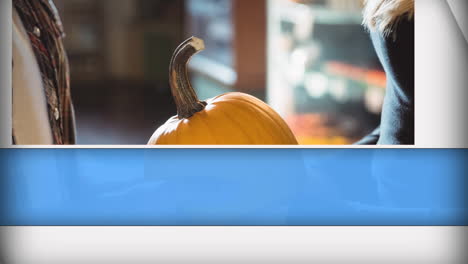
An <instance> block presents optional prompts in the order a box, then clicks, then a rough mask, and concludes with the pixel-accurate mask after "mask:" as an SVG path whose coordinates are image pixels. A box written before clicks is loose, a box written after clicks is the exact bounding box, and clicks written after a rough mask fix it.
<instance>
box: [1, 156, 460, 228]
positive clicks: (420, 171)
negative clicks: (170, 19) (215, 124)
mask: <svg viewBox="0 0 468 264" xmlns="http://www.w3.org/2000/svg"><path fill="white" fill-rule="evenodd" d="M467 154H468V150H462V149H450V150H449V149H438V150H434V149H1V150H0V158H1V164H2V166H1V172H2V185H1V186H2V190H1V193H2V194H1V195H2V199H1V200H2V211H3V212H2V214H1V215H2V216H1V220H0V224H1V225H466V224H468V221H467V219H468V218H467V211H468V210H467V207H468V206H467V202H466V199H465V198H466V197H465V196H466V189H465V187H466V177H467V175H466V167H467V165H466V162H467Z"/></svg>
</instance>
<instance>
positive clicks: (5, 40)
mask: <svg viewBox="0 0 468 264" xmlns="http://www.w3.org/2000/svg"><path fill="white" fill-rule="evenodd" d="M11 6H12V1H11V0H1V1H0V43H1V44H0V147H7V146H10V145H11V143H12V142H11V139H12V137H11V120H12V102H11V98H12V90H11V56H12V55H11V53H12V51H11V43H12V24H11V23H12V9H11V8H12V7H11Z"/></svg>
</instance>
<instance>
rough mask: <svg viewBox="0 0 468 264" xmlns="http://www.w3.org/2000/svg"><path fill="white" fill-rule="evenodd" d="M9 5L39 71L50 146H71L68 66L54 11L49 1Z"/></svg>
mask: <svg viewBox="0 0 468 264" xmlns="http://www.w3.org/2000/svg"><path fill="white" fill-rule="evenodd" d="M13 5H14V8H15V9H16V11H17V12H18V15H19V16H20V17H21V20H22V22H23V25H24V27H25V29H26V32H27V34H28V36H29V39H30V40H31V46H32V48H33V51H34V53H35V55H36V59H37V62H38V65H39V68H40V71H41V75H42V81H43V86H44V89H45V95H46V98H47V109H48V114H49V121H50V126H51V129H52V136H53V140H54V144H60V145H62V144H75V120H74V113H73V105H72V101H71V94H70V77H69V65H68V58H67V55H66V52H65V49H64V46H63V42H62V39H63V38H64V36H65V34H64V31H63V26H62V22H61V21H60V18H59V16H58V12H57V9H56V8H55V6H54V4H53V3H52V0H13ZM13 67H14V62H13ZM13 133H14V132H13Z"/></svg>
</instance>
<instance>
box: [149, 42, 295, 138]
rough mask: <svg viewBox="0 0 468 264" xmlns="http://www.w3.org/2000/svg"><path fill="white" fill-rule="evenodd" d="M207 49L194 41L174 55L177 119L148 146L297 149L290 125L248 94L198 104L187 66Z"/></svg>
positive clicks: (172, 70)
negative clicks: (275, 147)
mask: <svg viewBox="0 0 468 264" xmlns="http://www.w3.org/2000/svg"><path fill="white" fill-rule="evenodd" d="M203 49H204V44H203V40H201V39H198V38H195V37H191V38H189V39H188V40H186V41H184V42H183V43H182V44H181V45H180V46H179V47H178V48H177V49H176V51H175V52H174V55H173V57H172V60H171V64H170V69H169V80H170V85H171V91H172V95H173V97H174V100H175V103H176V106H177V116H174V117H172V118H170V119H169V120H168V121H167V122H166V123H165V124H163V125H162V126H161V127H159V128H158V129H157V130H156V132H154V134H153V136H152V137H151V139H150V140H149V142H148V144H150V145H156V144H166V145H279V144H283V145H296V144H297V140H296V138H295V137H294V135H293V133H292V132H291V129H290V128H289V127H288V125H287V124H286V122H285V121H284V120H283V119H282V118H281V117H280V116H279V114H278V113H276V112H275V111H274V110H273V109H272V108H271V107H270V106H268V105H267V104H266V103H264V102H263V101H261V100H259V99H257V98H255V97H253V96H251V95H248V94H244V93H239V92H233V93H226V94H223V95H219V96H216V97H214V98H211V99H208V100H207V101H206V102H202V101H199V100H198V97H197V95H196V93H195V91H194V90H193V88H192V86H191V84H190V82H189V79H188V75H187V63H188V61H189V60H190V58H191V57H192V56H193V55H195V54H196V53H198V52H200V51H201V50H203Z"/></svg>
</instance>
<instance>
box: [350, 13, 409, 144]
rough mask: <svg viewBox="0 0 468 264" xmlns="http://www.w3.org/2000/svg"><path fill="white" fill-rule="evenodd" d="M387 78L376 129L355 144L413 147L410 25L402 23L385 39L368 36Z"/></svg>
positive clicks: (374, 33)
mask: <svg viewBox="0 0 468 264" xmlns="http://www.w3.org/2000/svg"><path fill="white" fill-rule="evenodd" d="M371 38H372V42H373V43H374V47H375V50H376V52H377V55H378V57H379V59H380V62H381V63H382V66H383V67H384V70H385V73H386V75H387V89H386V93H385V100H384V104H383V108H382V116H381V121H380V126H379V128H378V129H376V130H375V131H374V132H373V133H371V134H370V135H369V136H367V137H365V138H364V139H363V140H361V141H359V142H358V143H356V144H382V145H411V144H414V21H413V20H411V21H408V20H405V19H403V20H402V21H401V22H400V23H399V24H398V26H397V28H396V29H395V31H394V32H393V34H391V35H389V36H383V35H382V34H381V33H379V32H371Z"/></svg>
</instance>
